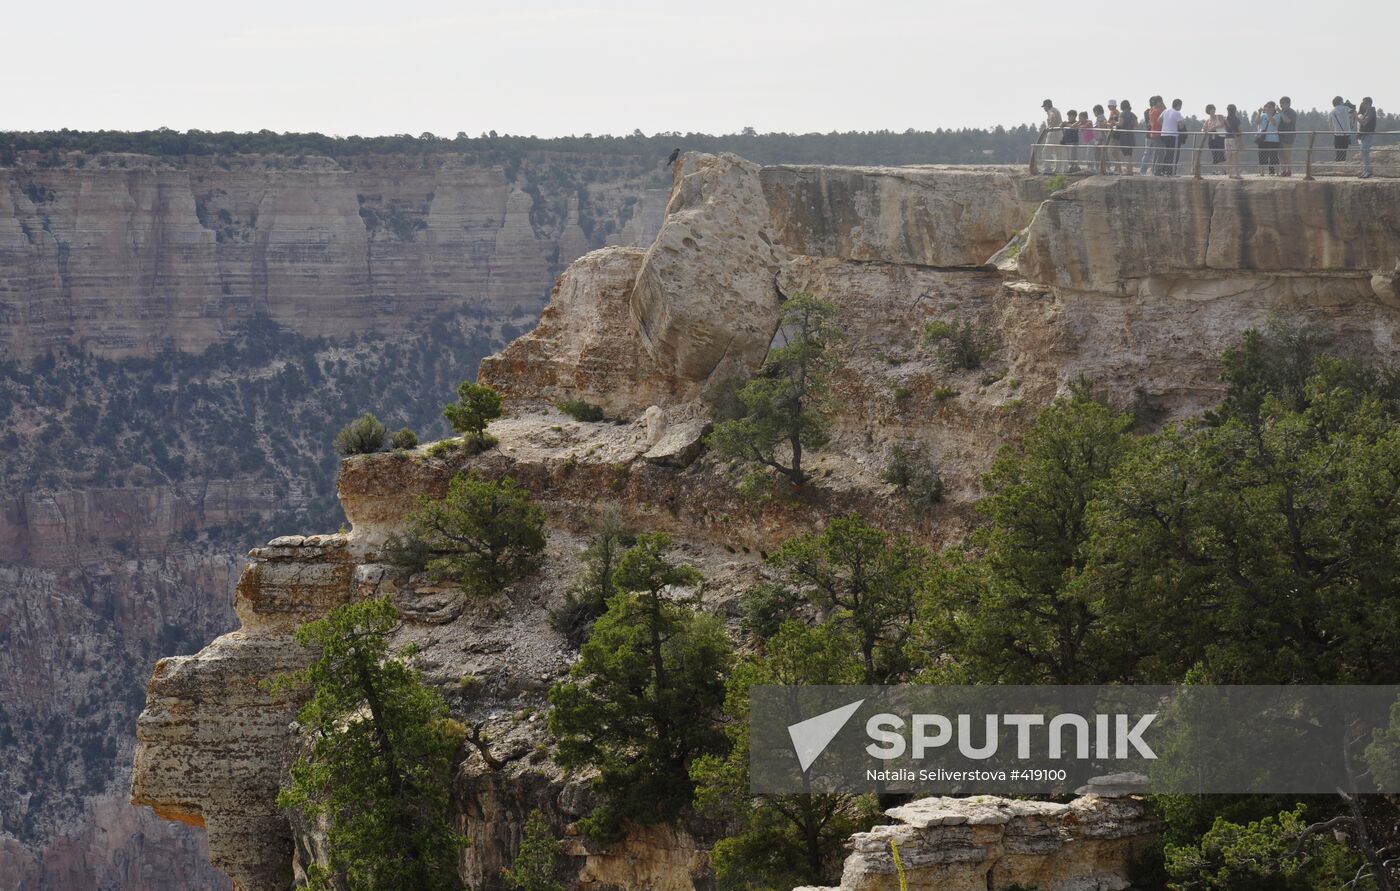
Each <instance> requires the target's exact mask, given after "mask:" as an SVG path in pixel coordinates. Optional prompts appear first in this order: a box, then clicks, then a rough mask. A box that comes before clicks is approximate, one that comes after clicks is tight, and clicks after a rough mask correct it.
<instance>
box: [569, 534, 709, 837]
mask: <svg viewBox="0 0 1400 891" xmlns="http://www.w3.org/2000/svg"><path fill="white" fill-rule="evenodd" d="M670 544H671V543H670V539H669V538H668V537H667V536H666V535H665V534H664V533H659V532H654V533H647V534H645V535H641V536H639V537H638V538H637V543H636V545H634V546H633V547H632V548H631V549H630V550H628V551H627V553H626V554H624V555H623V557H622V560H621V561H620V563H619V564H618V567H617V570H616V572H615V573H614V574H613V583H614V584H615V585H616V586H617V588H618V589H619V590H618V593H617V594H615V595H613V597H612V599H611V600H610V601H609V602H608V609H607V612H606V613H604V615H603V616H602V618H600V619H599V620H598V622H597V624H596V625H594V627H593V634H592V635H591V636H590V637H589V638H588V642H587V643H585V644H584V645H583V648H582V650H581V651H580V654H579V660H578V662H577V663H575V665H574V667H573V669H572V670H571V671H570V672H569V678H568V679H567V680H565V681H562V682H560V683H559V684H556V685H555V686H554V688H553V689H552V690H550V693H549V701H550V703H551V704H552V705H553V709H552V710H551V712H550V716H549V730H550V733H551V734H553V735H554V737H555V738H556V739H557V740H558V743H559V746H558V761H559V763H560V764H562V765H564V766H565V767H568V768H583V767H588V768H593V769H595V770H597V772H598V774H597V778H596V779H595V780H594V783H593V785H594V788H595V789H596V790H598V792H600V793H601V795H602V798H603V803H602V804H601V805H600V806H599V807H598V808H597V809H596V810H595V811H594V812H593V813H592V814H591V815H590V816H589V817H588V818H587V819H585V820H584V821H583V823H582V825H583V827H584V829H585V831H587V832H588V833H589V834H590V835H593V836H594V837H596V838H598V839H600V840H604V841H611V840H615V839H617V838H620V837H621V836H622V834H623V833H624V832H625V824H626V823H628V822H633V823H658V822H664V821H668V820H673V819H675V818H676V817H677V816H678V815H679V814H680V813H681V812H682V811H683V810H684V809H685V808H687V807H688V806H689V805H690V803H691V800H692V798H693V795H694V783H693V782H692V780H691V778H690V766H691V763H692V762H693V761H694V760H695V758H697V757H699V756H701V755H706V754H714V753H717V752H720V751H723V749H724V744H725V740H724V734H723V733H722V732H721V731H720V730H719V729H718V727H717V726H716V719H717V718H718V713H719V709H720V706H721V704H722V703H723V700H724V675H725V672H726V671H727V669H728V667H729V662H730V658H731V657H730V647H729V640H728V638H727V637H726V636H725V633H724V627H723V625H721V623H720V622H719V621H718V620H717V619H716V618H714V617H713V616H708V615H701V614H698V613H695V612H693V611H692V610H690V609H689V608H687V607H686V606H685V605H683V604H681V603H678V602H676V601H674V600H673V599H671V598H670V597H668V596H667V592H668V591H669V590H670V589H673V588H687V587H694V586H696V585H698V584H699V583H700V581H701V576H700V573H699V572H698V571H697V570H696V569H695V568H694V567H691V566H688V565H685V564H679V563H675V562H673V561H672V560H671V559H670V557H669V556H668V551H669V550H670Z"/></svg>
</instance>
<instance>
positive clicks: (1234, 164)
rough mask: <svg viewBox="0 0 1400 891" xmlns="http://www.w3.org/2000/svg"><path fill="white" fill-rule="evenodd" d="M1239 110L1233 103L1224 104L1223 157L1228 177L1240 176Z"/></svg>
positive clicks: (1235, 177) (1237, 177)
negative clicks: (1228, 173) (1228, 172)
mask: <svg viewBox="0 0 1400 891" xmlns="http://www.w3.org/2000/svg"><path fill="white" fill-rule="evenodd" d="M1241 123H1242V121H1241V120H1240V112H1239V109H1237V108H1236V107H1235V106H1234V104H1233V103H1231V104H1230V105H1227V106H1225V159H1226V162H1227V163H1226V167H1227V168H1228V169H1229V171H1230V179H1239V178H1240V130H1241V129H1242V128H1241V126H1240V125H1241Z"/></svg>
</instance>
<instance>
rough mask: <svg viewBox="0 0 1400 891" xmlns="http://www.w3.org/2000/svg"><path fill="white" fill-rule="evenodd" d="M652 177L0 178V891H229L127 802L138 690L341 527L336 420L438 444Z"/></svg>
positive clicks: (474, 165) (327, 166)
mask: <svg viewBox="0 0 1400 891" xmlns="http://www.w3.org/2000/svg"><path fill="white" fill-rule="evenodd" d="M663 160H664V158H639V157H631V156H627V155H621V154H620V155H616V156H602V157H599V156H588V157H579V156H566V157H558V156H554V155H551V154H549V153H544V152H536V153H531V152H515V153H512V154H511V155H510V156H509V157H500V158H494V159H487V158H485V157H481V156H476V155H470V156H469V155H461V154H452V155H447V154H441V155H432V156H427V157H420V156H405V155H360V156H355V157H349V158H345V159H342V160H340V161H333V160H329V159H326V158H320V157H313V156H304V157H292V156H286V157H283V156H271V155H267V156H259V155H228V156H222V155H207V156H199V157H151V156H143V155H130V154H83V153H78V152H68V153H62V154H52V155H50V154H42V155H41V154H38V153H24V152H21V153H19V156H18V157H16V158H15V159H14V163H12V164H7V163H5V162H4V161H0V478H3V480H4V481H5V485H4V487H3V488H2V489H0V889H4V891H11V889H25V891H30V889H34V891H50V889H52V891H59V889H62V891H71V889H84V888H114V889H117V888H120V889H138V888H139V889H172V891H174V889H182V891H184V889H197V888H225V887H227V885H228V880H227V879H226V878H225V877H224V876H222V875H221V874H219V873H218V872H217V871H216V870H214V869H213V868H212V867H210V866H209V864H208V854H207V849H206V847H205V841H204V834H203V833H202V832H198V831H195V830H193V829H190V828H189V827H187V826H180V825H176V824H170V823H165V822H163V821H160V820H159V819H157V818H155V816H154V815H153V814H152V813H151V812H150V811H149V810H145V809H136V808H132V807H130V805H129V804H128V803H127V800H128V798H129V792H130V764H131V757H132V743H131V741H130V738H131V727H132V724H133V722H134V720H135V717H136V715H137V713H138V712H139V710H140V707H141V703H142V699H143V697H142V695H141V693H140V690H141V687H142V685H143V679H144V678H145V677H146V676H147V675H148V674H149V673H150V670H151V666H152V665H153V664H154V662H155V660H156V658H157V657H158V656H161V655H168V654H170V653H176V652H179V653H192V652H195V651H196V650H198V649H199V648H200V647H201V646H203V645H204V644H205V643H207V642H208V641H209V640H211V639H212V638H214V637H216V636H217V635H219V634H221V633H223V632H225V631H228V630H229V629H231V628H233V627H235V626H236V624H237V623H236V619H235V617H234V613H233V587H234V583H235V582H236V580H237V578H238V568H239V565H240V563H241V561H240V560H239V559H238V558H237V557H236V555H238V554H241V553H243V552H246V550H247V549H248V547H249V546H250V544H252V543H253V542H256V541H259V540H262V539H263V538H265V534H264V530H265V529H266V528H267V527H268V526H271V527H272V528H276V529H282V530H284V531H291V530H295V529H301V528H307V527H312V528H331V529H334V528H335V527H336V526H337V525H339V523H340V522H341V520H342V515H341V512H340V508H339V505H338V504H337V503H336V500H335V497H334V479H335V468H336V460H335V456H334V454H333V452H332V450H331V447H330V444H331V439H332V437H333V436H334V434H335V431H336V430H337V429H339V428H340V427H341V426H342V425H344V424H345V423H346V422H347V421H348V420H350V419H351V418H353V417H355V416H357V415H359V414H360V413H361V412H363V411H365V410H372V411H375V412H376V413H378V414H379V416H380V417H381V418H382V419H383V420H384V421H385V423H386V424H389V425H391V429H397V428H398V427H400V426H403V425H408V426H411V427H413V428H415V429H417V430H419V431H420V433H422V434H423V435H424V437H425V438H432V437H433V436H434V435H441V434H443V433H444V432H446V427H445V425H444V423H443V422H442V420H441V417H440V414H441V409H442V406H443V404H445V403H446V402H448V401H450V399H451V398H452V397H453V391H454V389H455V387H456V385H457V384H458V383H459V382H460V381H461V380H463V379H465V378H470V377H472V376H473V375H474V374H475V372H476V366H477V363H478V361H479V360H480V359H481V357H482V356H484V355H487V354H489V353H490V352H492V351H493V350H495V349H498V348H499V347H500V346H501V345H503V344H504V343H506V342H508V341H509V340H510V339H512V338H513V337H515V336H516V335H518V334H519V333H520V332H522V331H524V330H528V328H529V327H531V326H532V325H533V324H534V320H535V318H536V316H537V315H538V313H539V310H540V307H541V306H543V305H544V302H545V300H546V299H547V297H548V293H549V288H550V286H551V284H552V282H553V280H554V278H555V276H556V274H557V272H558V271H559V270H561V269H563V268H564V267H566V266H567V265H568V264H569V263H570V262H571V261H572V260H574V259H575V258H576V257H578V256H579V255H581V254H583V253H585V252H587V251H590V250H592V249H594V248H599V247H602V246H604V245H605V244H617V245H633V244H639V245H646V244H649V243H650V242H651V240H652V238H653V237H654V235H655V233H656V230H657V228H658V227H659V226H660V221H661V215H662V210H663V208H664V205H665V201H666V198H667V195H668V194H669V190H668V186H669V171H667V170H666V169H665V168H664V166H662V163H661V162H662V161H663ZM619 249H622V248H619Z"/></svg>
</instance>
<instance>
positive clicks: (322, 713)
mask: <svg viewBox="0 0 1400 891" xmlns="http://www.w3.org/2000/svg"><path fill="white" fill-rule="evenodd" d="M397 624H398V614H397V612H396V611H395V609H394V606H393V604H392V603H390V601H389V599H388V598H387V597H386V598H383V599H377V600H361V601H358V602H354V603H347V604H343V605H341V606H339V607H336V608H335V609H333V610H331V612H330V613H329V614H328V615H327V616H326V617H325V618H323V619H318V620H316V621H314V622H308V623H307V624H305V625H303V626H302V627H301V628H300V629H298V630H297V642H298V643H300V644H301V645H302V646H305V647H310V648H312V649H313V650H314V651H315V652H316V658H315V660H314V661H313V662H312V663H311V664H310V665H309V666H308V667H307V668H306V669H305V670H303V671H300V672H295V673H292V674H287V675H283V676H281V677H279V678H278V679H277V682H276V683H275V684H274V685H273V689H274V690H282V691H285V690H289V689H297V688H301V687H305V688H307V689H309V691H310V698H309V700H308V701H307V703H306V704H305V705H303V706H302V707H301V709H300V710H299V711H298V712H297V721H298V722H299V723H300V725H301V730H302V732H303V734H304V738H305V745H306V750H305V751H304V752H303V754H302V755H301V756H300V757H299V758H298V759H297V760H296V762H295V763H294V764H292V767H291V782H290V783H289V785H288V786H287V787H286V788H284V789H283V790H282V792H281V794H280V795H278V798H277V803H278V805H279V806H280V807H284V808H290V809H294V810H296V811H299V812H300V813H302V814H303V815H305V816H306V817H307V818H308V819H311V820H313V821H317V820H323V821H324V824H325V832H326V852H327V856H326V862H324V863H312V864H309V865H308V866H307V871H306V872H307V888H308V889H310V891H336V889H338V888H340V887H341V886H342V885H344V886H347V887H349V888H353V889H356V891H455V889H457V888H460V887H461V881H460V880H459V879H458V876H457V853H458V851H460V850H461V849H462V848H463V847H464V846H465V845H466V844H467V839H466V838H465V837H463V836H461V835H460V834H459V833H457V832H456V830H455V828H454V826H453V821H452V817H451V813H450V798H451V774H452V765H453V761H454V758H455V755H456V753H457V751H458V750H459V749H460V748H461V746H462V742H463V740H464V739H465V737H466V730H465V728H464V727H463V726H462V725H461V724H460V723H458V722H456V721H453V720H451V719H450V718H449V717H448V712H447V704H446V702H444V701H443V698H442V696H441V694H439V693H438V692H437V691H436V690H435V689H433V688H431V687H429V686H427V685H425V684H424V683H423V680H422V678H421V677H420V676H419V674H418V672H417V671H416V670H415V669H414V668H412V667H411V666H410V665H409V664H408V663H407V661H406V659H407V657H408V656H411V655H412V650H411V649H405V650H400V651H397V652H396V651H393V650H392V649H391V648H390V646H389V642H388V639H389V636H390V635H391V634H392V633H393V631H394V628H395V626H396V625H397Z"/></svg>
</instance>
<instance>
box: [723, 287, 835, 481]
mask: <svg viewBox="0 0 1400 891" xmlns="http://www.w3.org/2000/svg"><path fill="white" fill-rule="evenodd" d="M835 318H836V307H835V306H834V305H832V304H830V303H827V302H826V301H823V300H820V299H818V298H817V297H815V296H813V295H811V294H798V295H795V296H793V297H792V298H790V299H789V300H788V301H787V302H786V303H784V304H783V313H782V320H781V326H780V328H779V337H781V338H785V343H784V344H783V346H780V347H777V348H775V349H772V350H769V352H768V356H767V358H765V359H764V360H763V365H762V367H761V368H760V369H759V371H758V373H757V374H755V375H754V377H753V378H751V379H750V380H749V381H747V382H746V383H744V384H743V386H741V387H740V388H739V391H738V394H737V395H738V399H739V402H740V403H741V404H742V405H743V409H744V414H743V416H742V417H739V418H736V419H734V420H731V421H724V422H723V423H720V424H717V425H716V426H715V429H714V432H713V433H711V434H710V445H711V447H712V448H714V450H715V451H716V452H717V453H718V454H719V455H720V456H722V457H727V458H733V459H737V460H739V461H742V462H744V463H746V464H749V465H753V466H754V467H755V468H756V473H757V475H756V476H755V475H751V476H750V479H749V484H750V485H754V484H756V483H757V482H759V481H761V480H762V479H764V476H763V474H764V471H765V470H772V471H774V472H777V473H779V474H781V475H782V476H783V477H784V478H786V479H787V480H788V481H789V482H791V483H792V484H793V485H795V486H801V485H802V484H803V483H805V482H807V479H808V476H807V472H806V471H805V470H804V469H803V467H802V460H803V456H804V454H805V451H806V450H808V449H819V448H821V447H822V446H824V445H825V444H826V443H827V440H828V439H829V437H830V425H829V423H828V422H827V419H826V416H825V414H826V411H827V408H828V404H827V403H828V399H829V387H828V383H827V378H828V374H829V372H830V371H831V369H832V367H833V365H834V362H835V360H834V358H833V357H832V355H831V353H830V349H829V348H830V344H831V342H832V340H834V339H835V338H836V336H837V330H836V325H835Z"/></svg>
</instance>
